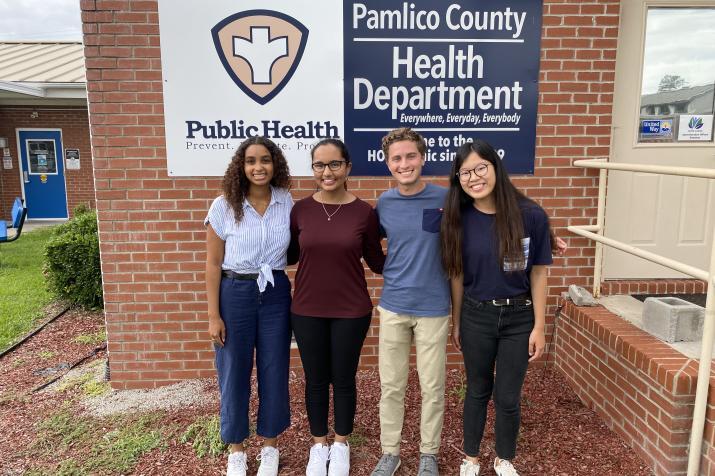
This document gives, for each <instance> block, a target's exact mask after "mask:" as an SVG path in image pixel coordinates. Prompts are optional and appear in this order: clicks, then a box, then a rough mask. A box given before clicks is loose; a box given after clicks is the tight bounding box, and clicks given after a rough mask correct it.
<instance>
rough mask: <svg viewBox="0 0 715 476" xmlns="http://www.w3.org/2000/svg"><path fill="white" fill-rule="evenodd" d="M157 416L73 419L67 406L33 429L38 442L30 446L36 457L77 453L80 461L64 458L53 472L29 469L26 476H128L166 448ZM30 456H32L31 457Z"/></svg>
mask: <svg viewBox="0 0 715 476" xmlns="http://www.w3.org/2000/svg"><path fill="white" fill-rule="evenodd" d="M157 418H158V416H157V415H145V416H140V417H118V418H114V419H111V420H95V419H92V418H90V417H85V416H77V415H73V414H72V412H71V410H70V407H69V405H67V404H65V405H64V406H63V407H62V408H61V409H60V410H59V411H57V412H56V413H54V414H52V415H50V416H49V417H47V418H46V419H44V420H43V421H41V422H40V423H38V424H37V425H36V426H35V429H36V430H37V438H36V439H35V441H34V442H33V443H32V445H31V450H34V451H35V453H34V454H37V452H39V454H44V455H45V456H47V455H57V454H60V455H61V454H63V453H64V452H66V451H69V450H71V451H72V452H75V453H79V454H81V455H82V457H81V459H79V460H78V459H77V458H67V459H65V460H64V461H63V462H62V463H60V464H59V465H56V466H54V467H53V468H46V467H36V468H32V469H31V470H29V471H28V472H26V473H25V474H26V475H28V474H29V475H38V476H39V475H43V476H44V475H53V476H55V475H60V476H80V475H90V474H127V473H130V472H131V471H132V469H133V468H134V466H135V465H136V463H137V462H138V461H139V458H141V456H142V455H144V454H145V453H148V452H149V451H151V450H153V449H154V448H157V447H159V446H162V445H164V444H165V442H164V437H163V436H162V434H161V432H160V431H159V430H157V429H154V427H156V426H157V423H156V420H157ZM31 454H33V453H31Z"/></svg>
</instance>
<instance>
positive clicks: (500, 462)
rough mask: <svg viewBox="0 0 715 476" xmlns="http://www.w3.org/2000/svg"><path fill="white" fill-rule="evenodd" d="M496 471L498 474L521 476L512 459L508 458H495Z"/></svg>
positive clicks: (502, 475) (501, 475)
mask: <svg viewBox="0 0 715 476" xmlns="http://www.w3.org/2000/svg"><path fill="white" fill-rule="evenodd" d="M494 471H496V472H497V475H498V476H519V473H517V472H516V469H514V466H513V465H512V464H511V461H509V460H506V459H499V458H494Z"/></svg>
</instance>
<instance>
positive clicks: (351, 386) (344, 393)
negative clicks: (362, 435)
mask: <svg viewBox="0 0 715 476" xmlns="http://www.w3.org/2000/svg"><path fill="white" fill-rule="evenodd" d="M291 317H292V323H293V334H294V335H295V340H296V342H297V343H298V350H299V351H300V359H301V361H302V362H303V371H304V372H305V406H306V409H307V411H308V422H309V424H310V432H311V434H312V435H313V436H326V435H327V434H328V409H329V407H330V384H332V385H333V410H334V414H335V433H337V434H338V435H343V436H344V435H349V434H350V433H352V431H353V421H354V419H355V406H356V402H357V390H356V386H355V374H356V372H357V367H358V362H359V361H360V351H361V350H362V344H363V342H364V341H365V336H366V335H367V331H368V329H369V328H370V320H371V318H372V313H370V314H368V315H366V316H363V317H358V318H325V317H308V316H298V315H296V314H293V315H292V316H291Z"/></svg>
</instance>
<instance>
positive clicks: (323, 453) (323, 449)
mask: <svg viewBox="0 0 715 476" xmlns="http://www.w3.org/2000/svg"><path fill="white" fill-rule="evenodd" d="M329 459H330V447H329V446H328V445H324V444H322V443H316V444H314V445H313V446H311V447H310V458H309V459H308V466H306V467H305V476H325V475H326V474H328V460H329Z"/></svg>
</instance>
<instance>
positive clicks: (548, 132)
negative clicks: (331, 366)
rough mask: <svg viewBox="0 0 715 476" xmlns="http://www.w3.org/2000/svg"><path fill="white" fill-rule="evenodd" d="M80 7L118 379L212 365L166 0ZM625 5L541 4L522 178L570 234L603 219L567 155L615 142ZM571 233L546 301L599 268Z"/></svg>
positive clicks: (211, 184)
mask: <svg viewBox="0 0 715 476" xmlns="http://www.w3.org/2000/svg"><path fill="white" fill-rule="evenodd" d="M81 6H82V20H83V23H84V43H85V55H86V66H87V81H88V94H89V102H90V106H89V111H90V123H91V127H92V140H93V144H92V145H93V149H94V166H95V184H96V194H97V208H98V210H99V229H100V241H101V253H102V268H103V273H104V286H105V289H104V290H105V294H104V296H105V303H106V307H105V312H106V317H107V328H108V329H107V330H108V333H109V351H110V365H111V375H112V384H113V386H115V387H117V388H136V387H151V386H157V385H162V384H166V383H169V382H172V381H175V380H177V379H183V378H189V377H208V376H212V375H213V370H212V361H211V359H212V355H213V354H212V351H211V349H210V346H209V343H208V338H207V336H206V332H205V330H206V321H205V319H206V304H205V294H204V290H203V289H204V284H203V281H204V275H203V269H204V259H205V254H204V239H205V236H204V235H205V231H204V228H203V226H202V220H203V218H204V216H205V214H206V210H207V208H208V205H209V203H210V201H211V199H213V198H214V197H215V196H216V195H217V194H218V193H219V192H218V190H219V180H218V179H216V178H204V177H195V178H191V177H186V178H169V177H167V171H166V159H165V157H166V150H165V142H164V128H163V124H164V118H163V115H162V111H163V106H162V83H161V61H160V48H159V27H158V14H157V3H156V1H149V0H147V1H128V0H112V1H108V0H104V1H103V0H82V1H81ZM618 13H619V1H618V0H611V1H606V0H599V1H593V2H584V1H577V0H571V1H548V0H547V1H546V2H545V4H544V21H543V40H542V59H541V78H540V84H539V88H540V96H539V116H538V127H537V151H536V153H537V159H536V164H535V165H536V170H535V174H534V175H533V176H524V177H515V182H516V183H517V185H518V186H519V187H521V188H522V189H523V190H524V191H525V192H526V193H527V194H528V195H529V196H531V197H533V198H535V199H536V200H537V201H539V202H540V203H541V204H542V205H543V206H544V207H545V209H546V210H547V211H548V212H549V213H550V215H551V216H552V222H553V225H554V226H555V227H556V228H557V233H559V234H561V235H562V236H563V235H565V234H566V232H565V231H564V229H563V228H564V227H565V226H566V225H567V224H577V225H582V224H590V223H592V221H593V217H595V207H596V196H597V183H596V182H597V177H598V173H597V172H596V171H588V170H585V169H580V168H573V167H571V166H570V164H571V162H572V160H574V159H588V158H597V157H602V156H605V155H607V154H608V151H609V138H610V124H611V104H612V100H613V79H614V70H615V56H616V37H617V28H618ZM306 160H308V158H307V157H306ZM436 181H437V182H438V183H443V180H436ZM392 185H393V184H392V183H391V181H390V180H389V179H387V178H384V177H351V179H350V189H351V191H353V192H355V193H356V194H357V195H358V196H360V197H361V198H365V199H367V200H369V201H374V200H375V199H376V198H377V197H378V195H379V194H380V193H381V192H383V191H384V190H385V189H387V188H388V187H391V186H392ZM312 189H314V184H313V181H312V179H306V178H297V179H296V180H295V182H294V186H293V191H294V197H295V198H302V197H304V196H306V195H307V194H308V193H309V192H310V191H311V190H312ZM568 242H569V245H570V247H571V248H570V250H569V252H568V256H567V257H565V258H558V259H556V260H555V264H554V266H553V267H552V268H551V273H550V279H549V295H550V297H549V306H550V309H553V308H554V306H555V304H556V299H557V296H558V295H559V293H560V292H561V291H562V290H564V289H565V287H566V286H567V285H568V284H571V283H576V284H580V285H588V283H589V281H590V279H591V278H590V276H591V275H592V265H593V254H594V250H593V247H592V246H591V245H590V243H589V242H588V240H586V239H585V238H577V237H569V238H568ZM368 285H369V286H370V292H371V294H372V296H373V297H375V298H377V297H378V296H379V293H380V287H381V279H380V278H379V277H375V276H373V275H371V274H368ZM376 324H377V319H375V320H374V321H373V326H375V325H376ZM548 326H549V327H548V329H547V331H548V332H550V331H551V328H552V319H549V320H548ZM376 346H377V334H376V328H375V327H373V328H372V329H371V331H370V333H369V335H368V337H367V340H366V342H365V348H364V351H363V358H362V364H363V365H375V364H376V362H377V352H376V350H377V349H376ZM449 362H450V363H451V364H453V365H458V364H459V362H460V357H459V355H458V354H456V353H454V352H451V353H450V356H449ZM294 363H295V364H298V360H297V359H295V360H294Z"/></svg>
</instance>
